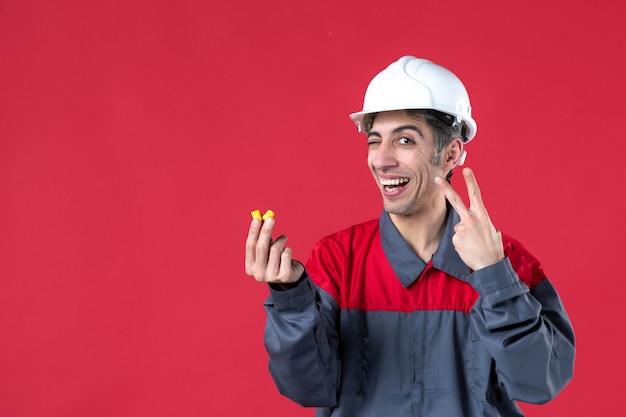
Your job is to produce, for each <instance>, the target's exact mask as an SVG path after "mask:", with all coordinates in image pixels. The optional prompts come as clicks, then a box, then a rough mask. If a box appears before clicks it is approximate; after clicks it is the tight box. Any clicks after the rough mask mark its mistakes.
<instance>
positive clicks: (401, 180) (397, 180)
mask: <svg viewBox="0 0 626 417" xmlns="http://www.w3.org/2000/svg"><path fill="white" fill-rule="evenodd" d="M407 182H409V179H408V178H394V179H391V180H383V179H381V180H380V183H381V184H382V185H385V186H387V185H400V184H405V183H407Z"/></svg>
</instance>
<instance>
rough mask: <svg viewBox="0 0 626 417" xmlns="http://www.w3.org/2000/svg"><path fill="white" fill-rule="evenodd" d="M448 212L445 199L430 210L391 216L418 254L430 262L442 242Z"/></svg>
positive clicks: (401, 233) (403, 236)
mask: <svg viewBox="0 0 626 417" xmlns="http://www.w3.org/2000/svg"><path fill="white" fill-rule="evenodd" d="M440 203H441V204H440ZM447 212H448V210H447V206H446V202H445V200H440V201H439V202H437V204H435V206H434V207H432V208H431V209H430V210H425V211H420V212H418V213H413V214H411V215H410V216H402V215H398V214H391V213H390V214H389V217H390V218H391V221H392V222H393V224H394V225H395V226H396V228H397V229H398V231H399V232H400V235H401V236H402V238H403V239H404V240H405V241H406V242H407V243H408V245H409V246H410V247H411V248H412V249H413V251H415V253H416V254H417V256H418V257H419V258H420V259H421V260H423V261H424V262H428V261H430V259H431V258H432V256H433V254H434V253H435V251H436V250H437V248H438V247H439V243H440V242H441V237H442V236H443V232H444V230H445V227H446V215H447Z"/></svg>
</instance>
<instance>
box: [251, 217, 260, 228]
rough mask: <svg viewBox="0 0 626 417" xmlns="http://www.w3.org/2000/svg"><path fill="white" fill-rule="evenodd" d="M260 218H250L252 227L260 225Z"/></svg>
mask: <svg viewBox="0 0 626 417" xmlns="http://www.w3.org/2000/svg"><path fill="white" fill-rule="evenodd" d="M261 223H262V222H261V220H259V219H252V223H251V224H250V226H252V227H261Z"/></svg>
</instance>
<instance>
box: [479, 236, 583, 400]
mask: <svg viewBox="0 0 626 417" xmlns="http://www.w3.org/2000/svg"><path fill="white" fill-rule="evenodd" d="M505 254H506V255H507V258H505V259H504V260H503V261H502V262H500V263H497V264H495V265H492V266H489V267H487V268H484V269H481V270H478V271H475V272H474V273H472V274H471V275H470V277H469V282H470V284H472V286H473V287H474V288H475V289H476V290H477V291H478V292H479V294H480V298H479V300H478V301H477V303H476V306H475V307H474V309H473V311H472V325H473V326H474V329H475V331H476V332H477V333H478V337H479V340H480V341H481V342H482V343H484V345H485V346H486V349H487V350H488V351H489V352H490V354H491V356H492V357H493V360H494V362H495V370H496V373H497V376H498V383H499V385H500V388H502V389H504V390H505V391H506V392H507V394H508V396H509V397H510V398H511V399H514V400H520V401H524V402H528V403H535V404H541V403H545V402H547V401H549V400H551V399H552V398H554V397H555V396H556V395H557V394H558V393H559V392H560V391H561V390H562V389H563V388H564V387H565V385H567V383H568V382H569V381H570V380H571V379H572V377H573V371H574V357H575V347H574V330H573V328H572V324H571V322H570V320H569V318H568V316H567V313H566V312H565V309H564V307H563V304H562V302H561V299H560V297H559V295H558V293H557V292H556V290H555V289H554V287H553V286H552V284H551V283H550V281H549V280H548V279H547V278H546V276H545V275H544V273H543V270H542V268H541V266H540V265H539V262H538V261H536V260H535V259H534V258H533V257H532V256H531V255H530V254H528V253H527V252H526V251H525V249H523V248H522V247H521V245H519V244H517V243H516V242H510V243H509V244H507V245H505Z"/></svg>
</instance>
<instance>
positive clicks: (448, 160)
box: [442, 138, 463, 171]
mask: <svg viewBox="0 0 626 417" xmlns="http://www.w3.org/2000/svg"><path fill="white" fill-rule="evenodd" d="M462 155H463V141H462V140H461V139H459V138H454V139H452V142H450V143H449V144H448V146H446V147H445V148H444V150H443V153H442V162H443V165H444V169H445V170H446V171H451V170H453V169H454V168H456V167H457V166H458V165H459V162H460V160H461V156H462Z"/></svg>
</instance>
